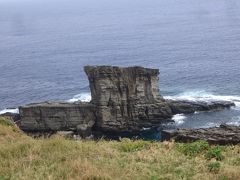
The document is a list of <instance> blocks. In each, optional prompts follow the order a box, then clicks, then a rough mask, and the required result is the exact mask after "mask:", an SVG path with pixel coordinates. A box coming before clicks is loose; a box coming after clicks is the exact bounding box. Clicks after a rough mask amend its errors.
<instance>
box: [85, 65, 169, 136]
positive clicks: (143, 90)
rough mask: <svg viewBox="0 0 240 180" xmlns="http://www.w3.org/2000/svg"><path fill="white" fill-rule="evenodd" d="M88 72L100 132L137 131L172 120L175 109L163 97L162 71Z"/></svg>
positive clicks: (107, 69)
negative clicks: (160, 88)
mask: <svg viewBox="0 0 240 180" xmlns="http://www.w3.org/2000/svg"><path fill="white" fill-rule="evenodd" d="M85 72H86V74H87V75H88V79H89V83H90V89H91V94H92V103H93V104H94V105H96V107H97V117H98V118H97V121H96V126H97V127H98V128H100V129H102V130H105V131H129V130H131V131H132V130H133V131H134V130H140V129H141V128H143V127H153V126H154V125H158V124H160V123H161V121H162V120H166V119H169V118H171V116H172V112H171V109H170V107H169V105H168V103H166V102H165V100H164V99H163V98H162V97H161V96H160V93H159V87H158V75H159V70H158V69H147V68H142V67H129V68H119V67H112V66H86V67H85Z"/></svg>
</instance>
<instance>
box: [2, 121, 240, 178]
mask: <svg viewBox="0 0 240 180" xmlns="http://www.w3.org/2000/svg"><path fill="white" fill-rule="evenodd" d="M0 122H1V121H0ZM178 145H179V144H177V143H173V142H163V143H160V142H146V141H141V140H138V141H131V140H128V139H123V140H122V141H121V142H118V141H104V140H102V141H98V142H96V141H74V140H67V139H64V138H63V137H60V136H55V137H52V138H49V139H32V138H30V137H28V136H26V135H24V134H23V133H21V132H20V130H18V129H17V128H16V127H14V126H9V125H5V124H4V125H2V124H1V123H0V180H2V179H29V180H32V179H44V180H45V179H99V180H100V179H119V180H120V179H121V180H124V179H131V180H132V179H133V180H135V179H139V180H141V179H144V180H145V179H151V180H155V179H164V180H165V179H169V180H179V179H196V180H201V179H202V180H206V179H211V180H228V179H233V180H239V179H240V146H229V147H224V149H223V155H224V157H225V158H224V160H222V161H220V165H221V166H220V170H219V171H217V172H210V171H209V169H208V164H209V162H212V161H215V160H207V159H206V158H205V157H204V155H203V154H201V153H200V154H198V155H195V156H188V155H184V153H182V152H181V151H179V149H178V148H177V147H178Z"/></svg>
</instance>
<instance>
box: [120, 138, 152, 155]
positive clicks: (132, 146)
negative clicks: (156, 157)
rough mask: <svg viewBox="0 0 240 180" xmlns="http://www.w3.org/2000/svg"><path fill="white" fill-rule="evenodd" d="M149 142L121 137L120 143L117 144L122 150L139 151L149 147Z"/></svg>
mask: <svg viewBox="0 0 240 180" xmlns="http://www.w3.org/2000/svg"><path fill="white" fill-rule="evenodd" d="M149 145H150V142H148V141H143V140H138V141H132V140H130V139H127V138H123V139H121V143H120V144H119V149H120V150H121V151H123V152H134V151H140V150H142V149H145V148H147V147H149Z"/></svg>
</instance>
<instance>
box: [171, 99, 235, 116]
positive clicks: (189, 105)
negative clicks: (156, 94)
mask: <svg viewBox="0 0 240 180" xmlns="http://www.w3.org/2000/svg"><path fill="white" fill-rule="evenodd" d="M166 101H167V102H168V104H169V106H170V108H171V110H172V113H173V114H189V113H194V112H198V111H213V110H214V111H216V110H222V109H224V108H230V107H232V106H235V104H234V103H233V102H230V101H211V102H210V101H209V102H204V101H184V100H178V101H177V100H166Z"/></svg>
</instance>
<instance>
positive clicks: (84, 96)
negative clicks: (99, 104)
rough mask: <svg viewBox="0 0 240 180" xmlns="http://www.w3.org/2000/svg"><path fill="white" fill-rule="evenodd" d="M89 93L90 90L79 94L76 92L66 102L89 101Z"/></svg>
mask: <svg viewBox="0 0 240 180" xmlns="http://www.w3.org/2000/svg"><path fill="white" fill-rule="evenodd" d="M91 99H92V98H91V93H90V92H85V93H81V94H77V95H75V96H73V98H72V99H69V100H68V102H71V103H73V102H78V101H80V102H90V101H91Z"/></svg>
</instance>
